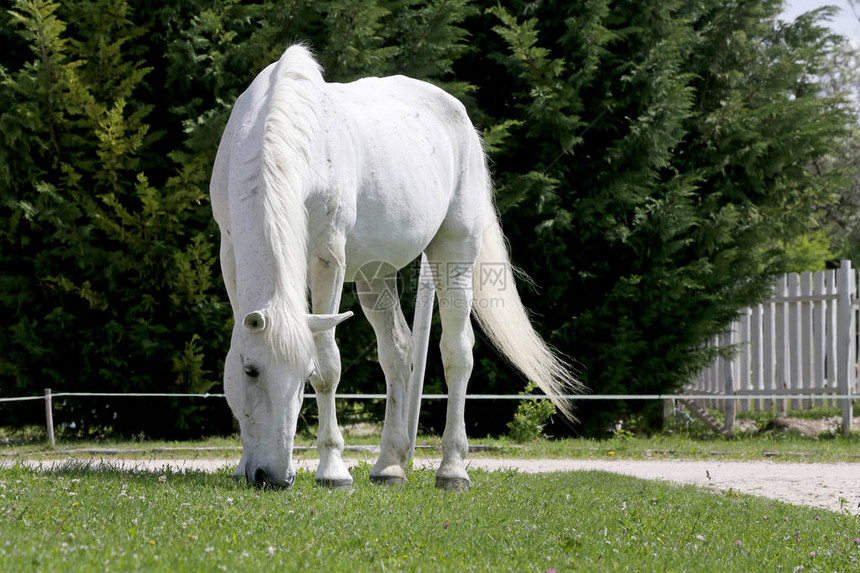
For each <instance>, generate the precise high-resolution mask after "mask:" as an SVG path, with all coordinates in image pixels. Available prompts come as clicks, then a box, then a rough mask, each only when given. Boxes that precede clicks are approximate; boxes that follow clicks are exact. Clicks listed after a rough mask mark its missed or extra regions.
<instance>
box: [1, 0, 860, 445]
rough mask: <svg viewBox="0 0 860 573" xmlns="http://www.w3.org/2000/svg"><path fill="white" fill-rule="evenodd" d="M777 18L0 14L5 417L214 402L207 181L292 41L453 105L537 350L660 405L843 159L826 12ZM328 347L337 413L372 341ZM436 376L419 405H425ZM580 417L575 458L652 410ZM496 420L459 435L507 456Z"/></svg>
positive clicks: (676, 10)
mask: <svg viewBox="0 0 860 573" xmlns="http://www.w3.org/2000/svg"><path fill="white" fill-rule="evenodd" d="M779 8H780V2H778V1H776V0H763V1H752V0H746V1H740V2H736V3H732V4H728V5H727V4H725V3H723V2H719V1H717V0H701V1H697V2H683V1H681V0H678V1H666V0H639V1H636V2H633V1H617V2H609V0H584V1H582V2H576V3H569V2H557V1H543V2H519V1H515V2H508V3H506V4H505V6H504V7H500V6H499V5H498V4H497V3H496V2H495V1H489V0H486V1H485V0H474V1H471V2H467V1H466V0H435V1H430V2H417V1H414V0H406V1H404V0H401V1H395V0H374V1H368V2H360V3H354V2H347V1H344V0H325V1H320V2H301V1H295V2H289V3H281V2H271V1H260V2H255V3H243V2H239V1H238V0H183V1H180V2H171V3H150V2H140V1H128V2H123V1H121V0H86V1H85V0H81V1H75V2H71V1H70V2H63V3H60V2H50V1H47V0H17V1H16V2H14V5H13V7H12V10H11V11H3V12H0V53H2V54H3V55H2V63H0V218H2V220H3V221H4V222H5V224H4V225H3V226H2V228H0V313H2V316H3V318H2V325H3V327H2V329H0V394H2V395H18V394H33V393H40V392H41V389H42V388H43V387H45V386H51V387H53V388H55V389H58V390H65V391H73V390H80V391H126V392H128V391H140V392H147V391H148V392H154V391H158V392H164V391H169V392H205V391H218V390H219V385H220V368H221V362H222V360H223V356H224V354H225V353H226V347H227V344H228V337H229V329H230V327H231V317H230V316H229V310H228V305H227V301H226V297H225V295H224V293H223V288H222V286H221V284H220V279H219V270H218V264H217V241H218V237H217V230H216V229H215V227H214V225H213V223H212V222H211V216H210V212H209V208H208V204H207V201H208V199H207V186H208V177H209V171H210V169H211V165H212V162H213V159H214V153H215V149H216V148H217V143H218V140H219V137H220V132H221V129H222V128H223V126H224V124H225V122H226V119H227V117H228V115H229V112H230V109H231V106H232V103H233V101H234V100H235V98H236V97H237V96H238V94H239V93H241V91H242V90H243V89H244V88H245V86H247V85H248V83H249V82H250V80H251V79H252V78H253V77H254V75H255V74H256V73H257V72H258V71H259V70H261V69H262V68H263V67H264V66H265V65H267V64H268V63H270V62H272V61H274V60H275V59H276V58H277V57H278V55H279V54H280V53H281V52H282V50H283V49H284V48H285V47H286V46H287V45H288V44H289V43H290V42H292V41H296V40H304V41H307V42H309V43H310V44H311V45H312V46H313V47H314V48H315V50H316V52H317V54H318V57H319V60H320V62H321V63H322V64H323V66H324V67H325V69H326V77H327V79H329V80H330V81H348V80H351V79H354V78H357V77H360V76H364V75H384V74H392V73H404V74H408V75H412V76H415V77H419V78H423V79H428V80H431V81H434V82H436V83H439V84H440V85H443V86H444V87H445V88H446V89H448V90H449V91H451V92H452V93H454V94H455V95H457V96H458V97H460V98H462V99H463V101H464V102H465V103H466V104H467V106H468V107H469V109H470V113H471V114H472V117H473V118H474V120H475V122H476V124H477V125H478V126H479V128H480V129H481V130H482V131H484V133H485V139H486V142H487V147H488V149H489V150H490V153H491V161H492V169H493V172H494V176H495V178H496V182H497V198H498V204H499V208H500V210H501V212H502V215H503V225H504V228H505V231H506V234H507V235H508V237H509V239H510V242H511V246H512V251H513V257H514V262H515V264H517V265H518V266H520V267H522V268H523V270H524V271H526V273H527V274H529V275H530V276H531V277H532V278H533V279H534V281H535V283H536V284H537V285H538V287H537V289H534V290H530V289H529V287H528V286H523V288H522V291H523V296H524V299H525V301H526V304H527V306H528V307H529V308H530V309H532V310H533V311H534V312H535V314H536V316H537V322H538V323H539V324H540V330H541V332H542V334H543V335H544V336H545V337H546V338H547V339H548V340H550V341H551V342H552V343H553V344H554V345H555V346H556V347H557V348H559V349H560V350H561V351H563V352H564V353H566V354H568V355H570V356H572V357H573V358H575V359H576V360H577V361H578V363H579V365H580V370H581V377H582V379H583V381H584V382H585V384H586V385H587V386H588V387H589V388H591V390H592V391H593V392H595V393H601V394H604V393H657V392H668V391H671V390H673V389H674V388H677V387H678V386H679V385H681V384H682V383H683V382H684V381H686V380H687V379H688V377H689V376H690V374H691V373H692V372H694V371H695V370H696V369H697V368H698V367H699V366H701V365H702V364H703V363H704V362H705V361H706V360H707V359H708V355H707V354H706V353H704V352H703V351H701V350H699V349H698V345H699V343H700V342H701V341H702V340H704V339H705V338H706V337H708V336H709V335H710V334H712V333H714V332H715V331H718V330H720V329H721V328H722V327H723V326H724V325H725V324H726V323H727V322H728V321H729V319H730V318H731V317H732V314H733V313H734V312H735V310H736V309H737V308H738V307H739V306H741V305H742V304H744V303H747V302H749V301H751V300H753V299H755V298H756V297H759V296H761V295H762V293H763V289H764V287H765V286H766V285H767V283H768V282H769V278H768V277H769V276H770V275H772V274H773V273H775V272H778V271H780V270H782V269H783V268H785V266H786V265H787V264H789V263H790V261H791V259H790V258H789V257H786V256H785V253H786V248H787V247H788V248H789V251H792V252H795V253H796V252H798V251H803V249H804V248H805V247H800V248H795V247H794V246H793V245H794V243H796V242H797V240H796V237H805V239H803V240H806V241H807V242H809V241H812V242H811V243H810V244H813V243H814V241H813V240H812V239H809V236H812V237H813V239H814V238H815V236H814V231H815V229H816V228H817V227H818V226H819V225H821V224H822V221H821V220H819V219H816V216H822V215H823V216H826V215H827V213H828V206H829V205H832V204H834V200H835V198H836V197H837V196H838V193H839V192H840V187H839V185H842V181H843V180H842V179H841V178H840V175H841V173H840V171H839V170H838V169H837V167H838V168H840V169H841V168H843V167H845V164H844V162H835V161H830V162H829V163H828V162H827V161H825V158H826V157H827V153H828V150H829V148H830V147H831V146H832V144H833V142H834V141H835V138H837V137H841V136H842V134H843V133H844V132H845V128H846V126H847V125H848V124H849V122H850V119H849V117H848V116H847V114H846V113H845V112H844V109H843V107H842V106H841V104H840V101H839V98H838V94H835V95H834V96H832V97H830V96H828V97H825V96H824V95H822V94H823V92H822V89H821V86H819V85H818V83H817V82H818V81H819V80H818V79H817V78H822V77H825V72H826V71H827V66H828V65H829V62H832V59H831V58H830V53H831V51H832V50H833V48H834V46H835V44H834V42H835V40H834V39H833V38H831V37H829V36H828V35H827V34H826V33H825V29H824V28H822V26H821V17H822V16H823V15H826V12H825V13H816V14H812V15H809V16H806V17H804V18H801V19H800V20H798V21H797V22H796V23H793V24H790V25H789V24H784V23H780V22H778V21H777V15H778V13H779ZM810 231H812V232H813V235H810ZM820 258H821V257H820V256H819V259H820ZM405 284H406V285H409V284H411V281H409V280H406V281H405ZM407 290H408V289H407ZM353 298H354V297H352V295H351V292H347V296H346V297H345V304H346V305H347V306H349V305H353V306H354V305H355V302H354V300H353ZM407 299H408V296H407ZM340 332H341V335H340V337H341V347H342V355H343V357H344V375H345V379H344V389H346V390H347V391H373V392H375V391H379V389H380V388H381V385H380V384H379V380H380V378H381V374H380V373H379V371H378V367H377V365H376V364H375V363H374V361H373V359H372V358H370V357H371V356H372V355H373V352H372V345H371V344H370V342H371V331H370V329H369V327H368V326H367V325H366V324H363V321H361V320H353V321H351V324H348V326H345V327H344V328H343V329H341V331H340ZM477 358H478V360H477V361H476V368H475V375H474V377H473V383H472V388H473V389H475V390H477V391H480V392H499V393H516V392H518V391H520V390H521V389H522V388H523V387H524V386H525V382H524V381H522V380H520V379H519V378H518V376H517V375H516V374H515V373H514V372H513V371H512V370H511V369H510V368H508V367H507V366H506V365H505V364H504V363H501V362H500V361H499V360H498V358H497V356H496V355H495V354H494V352H493V351H492V350H491V349H490V348H489V347H488V346H487V345H486V344H485V343H483V342H480V343H479V345H478V349H477ZM431 360H433V361H434V362H433V364H431V367H430V369H429V378H430V379H429V381H428V390H429V391H440V390H443V387H442V382H441V367H440V366H439V365H438V357H437V355H435V354H434V353H431ZM206 404H207V405H206V406H205V407H204V406H201V405H200V403H199V402H195V403H193V404H192V403H190V402H181V403H179V402H176V403H172V402H166V401H161V402H157V403H152V404H145V405H142V403H141V402H139V401H124V400H122V399H118V400H112V401H110V402H107V401H93V400H91V401H71V400H70V401H68V402H66V403H61V404H59V408H60V410H59V412H58V413H57V416H58V419H59V421H60V422H65V423H71V422H74V423H75V424H78V425H81V424H85V425H86V428H85V429H94V428H98V427H101V426H103V425H104V426H110V427H112V428H115V429H117V430H120V431H124V432H131V433H138V432H141V431H143V432H147V433H149V434H152V433H156V432H171V431H176V430H184V431H187V432H190V433H194V432H212V431H224V430H225V429H229V427H230V417H229V414H228V412H227V409H226V406H225V405H224V404H223V402H218V403H217V404H216V403H211V402H207V403H206ZM588 404H589V405H590V406H589V408H588V409H585V408H581V409H580V410H579V416H580V418H581V420H582V422H583V427H584V428H585V430H586V431H587V432H589V433H592V434H599V433H600V432H601V431H602V430H603V428H605V427H606V424H607V423H608V422H609V421H610V420H612V419H614V417H615V416H617V415H618V414H619V413H628V414H632V413H636V412H637V409H641V408H645V409H646V412H645V413H646V414H647V413H648V410H647V409H648V407H649V405H648V404H647V403H645V402H637V403H619V404H612V403H597V402H589V403H588ZM496 406H498V407H496ZM514 407H515V406H514V405H513V404H499V405H494V406H493V409H492V413H487V412H483V411H475V410H473V409H469V410H468V411H467V417H468V419H469V423H470V425H471V426H472V430H473V431H484V432H503V431H504V430H505V424H506V423H507V422H508V421H509V420H510V419H511V417H512V416H513V408H514ZM506 408H507V409H508V410H507V414H506V413H505V412H506ZM156 409H157V410H156ZM482 410H484V409H482ZM153 411H160V412H162V413H163V415H159V416H153V415H152V413H153ZM442 412H443V406H442V405H441V404H429V405H428V406H427V407H426V408H425V416H424V418H423V420H426V423H427V424H428V425H431V426H436V425H438V424H439V422H440V419H441V415H442ZM3 415H4V416H6V417H7V418H8V419H10V421H16V420H17V421H24V420H26V419H27V417H28V416H29V415H30V412H28V411H26V409H18V408H16V409H15V410H11V409H5V410H4V411H3ZM79 427H80V426H79ZM556 430H557V431H558V430H559V429H556Z"/></svg>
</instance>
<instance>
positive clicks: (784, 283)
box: [775, 277, 791, 416]
mask: <svg viewBox="0 0 860 573" xmlns="http://www.w3.org/2000/svg"><path fill="white" fill-rule="evenodd" d="M776 296H777V297H779V298H782V299H785V298H786V297H787V296H788V278H787V277H781V278H780V279H779V280H778V281H777V284H776ZM788 314H789V313H788V303H787V302H785V301H784V300H783V301H782V302H779V303H777V304H776V345H775V346H776V388H775V390H776V392H777V394H781V395H783V396H784V395H785V390H786V389H787V388H788V387H789V386H788V384H789V380H790V379H791V377H790V375H789V368H790V362H789V353H790V352H791V350H790V345H789V340H788V333H787V332H786V331H787V330H788V324H789V322H788V319H789V316H788ZM776 411H777V415H778V416H785V415H786V414H787V409H786V402H785V398H782V397H781V398H779V400H777V403H776Z"/></svg>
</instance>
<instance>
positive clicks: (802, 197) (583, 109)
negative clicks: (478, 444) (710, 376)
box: [461, 0, 846, 435]
mask: <svg viewBox="0 0 860 573" xmlns="http://www.w3.org/2000/svg"><path fill="white" fill-rule="evenodd" d="M779 7H780V3H779V2H775V1H765V2H754V1H742V2H737V3H733V4H731V5H725V4H723V3H722V2H716V1H706V2H697V3H687V2H681V1H678V2H667V1H665V0H659V1H657V0H655V1H652V2H649V1H636V2H632V1H631V2H613V3H611V4H610V3H609V2H608V1H603V0H592V1H589V2H579V3H576V4H568V3H562V2H541V3H531V2H515V3H513V4H512V5H511V6H509V7H508V8H507V9H502V8H498V7H495V6H493V5H490V3H487V13H488V14H490V15H492V16H493V17H495V22H496V23H495V24H494V25H492V26H488V25H486V24H485V25H484V30H485V31H484V32H483V33H482V34H481V36H479V37H478V39H479V42H478V43H477V48H476V51H475V52H474V54H473V55H472V57H471V58H470V59H469V60H468V61H467V62H464V63H468V67H464V68H463V69H462V75H461V77H462V78H463V79H465V80H467V81H471V82H472V83H473V84H475V85H477V86H478V92H477V93H478V101H477V103H478V106H479V107H480V108H481V109H482V110H483V111H484V112H485V113H486V116H485V117H483V118H482V121H483V122H484V123H485V125H486V126H487V129H488V139H489V140H490V142H491V144H492V146H493V149H494V150H495V154H494V156H493V157H494V167H495V176H496V179H497V187H498V195H499V204H500V205H501V207H502V209H503V210H504V211H505V216H504V217H503V222H504V224H505V231H506V234H507V235H508V237H509V238H510V240H511V245H512V249H513V254H514V260H515V263H516V262H519V263H520V264H521V265H523V267H524V269H525V270H526V272H528V273H529V274H530V275H531V276H532V278H533V279H534V280H535V282H536V283H537V285H539V288H540V290H539V291H538V292H534V293H531V294H530V295H526V297H525V298H526V299H527V306H529V308H531V309H533V310H534V311H535V312H536V314H537V316H538V320H539V321H540V322H541V323H542V324H543V326H544V328H545V332H546V333H548V334H549V337H550V339H551V340H552V341H553V342H554V343H555V345H556V346H557V347H559V348H560V349H561V350H563V351H564V352H567V353H569V354H570V355H571V356H572V357H574V358H576V359H578V360H579V361H580V363H581V372H582V378H583V380H584V381H585V383H586V385H587V386H589V387H590V388H591V389H592V391H593V392H595V393H600V394H630V393H633V394H636V393H638V394H656V393H671V392H672V391H673V390H674V389H676V388H678V387H680V386H681V385H682V384H684V383H685V382H686V381H687V380H688V379H689V377H690V376H691V375H692V374H693V373H694V372H695V371H696V370H697V369H698V368H699V367H701V366H702V365H703V364H704V363H705V362H706V361H707V360H709V359H710V358H711V356H710V354H709V353H708V352H707V351H705V350H701V349H700V344H701V343H702V342H703V341H704V340H706V338H707V337H708V336H710V335H711V334H713V333H715V332H719V330H720V329H722V328H723V327H724V326H725V325H726V324H727V323H728V322H729V321H730V320H731V319H732V318H733V316H734V313H735V312H736V310H737V309H738V308H740V307H741V306H743V305H744V304H747V303H749V302H751V301H753V300H755V299H756V298H758V297H761V296H763V294H764V293H765V292H766V288H767V285H768V284H769V282H770V277H771V276H772V275H773V274H774V273H776V272H778V271H780V270H782V269H783V268H784V262H785V260H784V258H783V257H782V247H783V246H784V245H785V244H786V242H787V241H788V240H789V239H790V238H791V237H793V236H794V234H796V233H798V232H802V231H803V230H804V229H805V228H806V226H808V225H810V224H812V223H814V221H812V220H811V218H810V213H812V212H813V211H814V210H813V206H815V205H817V204H822V203H824V202H826V201H828V200H829V194H830V192H831V191H832V190H833V189H834V185H836V184H837V183H838V180H837V178H836V177H835V176H834V174H832V173H824V174H816V173H813V172H812V171H811V169H810V162H812V161H813V160H815V159H816V158H818V157H821V156H822V155H823V154H824V153H825V152H826V150H827V147H828V145H829V144H830V142H831V141H832V137H833V135H834V134H837V133H839V132H840V131H841V130H842V129H843V126H844V125H845V124H846V118H845V115H844V113H843V111H842V110H841V109H840V107H839V106H838V105H837V102H835V101H829V100H828V99H826V98H822V97H821V94H820V86H819V85H818V84H817V83H816V79H815V78H816V77H818V75H817V74H819V73H820V72H821V71H822V66H823V65H824V63H825V58H826V56H827V53H828V52H829V50H830V49H831V48H832V46H833V42H834V41H835V40H834V38H832V37H830V36H829V35H828V34H826V32H825V30H824V28H822V27H821V25H820V24H819V23H818V19H817V18H816V17H810V18H805V19H802V20H801V21H799V22H797V23H796V24H793V25H785V24H782V23H779V22H778V21H777V20H776V17H777V15H778V13H779ZM486 61H490V62H494V63H495V66H494V67H493V69H492V70H490V71H489V73H488V71H487V70H483V69H481V68H480V66H481V65H482V64H483V63H484V62H486ZM482 363H486V360H484V361H482ZM521 384H522V383H521V382H516V383H514V386H513V387H514V388H516V387H518V386H520V385H521ZM499 386H500V387H501V386H502V385H501V384H500V385H499ZM509 388H510V386H509ZM587 404H588V406H589V407H588V408H587V409H586V408H585V407H583V408H580V410H579V415H580V418H581V419H582V421H583V422H584V429H585V431H586V432H588V433H591V434H596V435H599V434H601V433H602V432H603V431H604V429H605V428H606V427H607V426H608V425H609V422H611V421H612V420H613V419H614V418H615V417H616V416H617V415H619V414H622V413H627V414H631V413H640V412H641V413H645V414H648V413H649V412H654V410H655V408H654V406H655V405H654V404H649V403H647V402H624V403H617V404H607V403H600V404H596V403H594V402H588V403H587Z"/></svg>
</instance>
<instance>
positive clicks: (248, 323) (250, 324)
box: [242, 310, 266, 332]
mask: <svg viewBox="0 0 860 573" xmlns="http://www.w3.org/2000/svg"><path fill="white" fill-rule="evenodd" d="M242 324H243V325H244V326H245V328H247V329H248V330H250V331H252V332H263V331H264V330H266V315H264V314H263V311H262V310H255V311H254V312H249V313H248V314H246V315H245V320H243V321H242Z"/></svg>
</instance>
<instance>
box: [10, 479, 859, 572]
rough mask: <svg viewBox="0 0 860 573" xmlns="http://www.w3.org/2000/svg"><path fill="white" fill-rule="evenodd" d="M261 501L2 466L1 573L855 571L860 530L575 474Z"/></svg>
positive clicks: (418, 483) (196, 482)
mask: <svg viewBox="0 0 860 573" xmlns="http://www.w3.org/2000/svg"><path fill="white" fill-rule="evenodd" d="M368 471H369V470H368V466H366V465H362V466H359V467H358V468H356V469H355V470H354V474H355V479H356V487H355V490H354V491H353V492H352V493H348V492H340V491H329V490H325V489H321V488H318V487H316V486H315V485H314V483H313V476H312V475H311V474H309V473H301V474H300V475H299V476H298V479H297V482H296V485H295V487H294V489H293V490H291V491H261V490H257V489H253V488H250V487H248V486H245V485H242V484H236V483H234V482H233V480H232V479H231V477H230V472H229V471H223V472H219V473H215V474H203V473H188V474H171V473H165V474H163V475H159V474H158V473H155V474H153V473H143V472H119V471H115V470H104V469H96V468H94V467H91V466H87V465H85V464H80V463H78V464H76V465H71V466H69V467H66V468H65V469H62V470H55V471H51V472H46V473H40V472H36V471H33V470H29V469H25V468H22V467H15V468H12V469H5V470H0V496H2V497H0V570H4V571H22V572H23V571H63V572H74V571H96V570H106V571H171V573H180V572H185V571H218V570H226V571H245V570H248V571H259V570H266V571H294V570H299V569H308V570H335V571H390V570H407V571H539V572H547V571H550V570H555V571H661V572H662V571H721V572H724V571H780V570H784V571H796V570H798V569H797V568H798V567H799V566H803V568H804V569H803V570H804V571H847V570H852V569H854V568H855V567H858V561H857V560H858V559H860V539H857V538H860V519H858V518H857V517H849V516H847V515H841V514H837V513H833V512H827V511H822V510H816V509H811V508H800V507H793V506H789V505H786V504H782V503H779V502H775V501H770V500H766V499H762V498H755V497H748V496H743V495H738V494H736V493H734V492H729V493H728V494H716V495H715V494H712V493H707V492H703V491H700V490H698V489H696V488H693V487H689V486H686V487H680V486H672V485H667V484H661V483H656V482H648V481H643V480H638V479H635V478H629V477H625V476H619V475H613V474H607V473H600V472H577V473H564V474H548V475H525V474H519V473H516V472H494V473H488V472H482V471H473V472H472V479H473V482H474V488H473V489H472V491H471V492H470V493H468V494H452V493H447V492H442V491H438V490H435V489H434V488H433V473H432V472H430V471H416V472H412V473H411V475H410V482H409V484H408V485H406V486H403V487H396V488H383V487H375V486H371V485H369V483H368Z"/></svg>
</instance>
